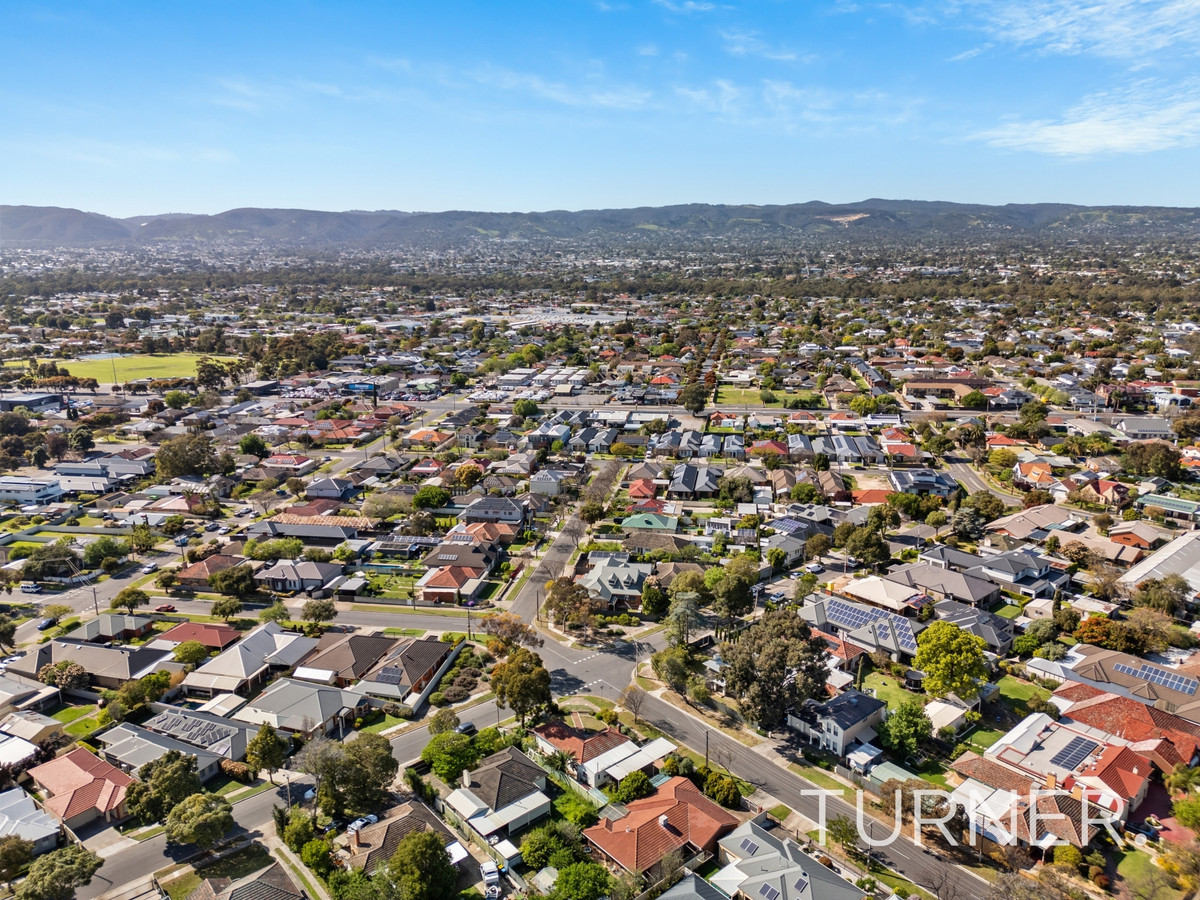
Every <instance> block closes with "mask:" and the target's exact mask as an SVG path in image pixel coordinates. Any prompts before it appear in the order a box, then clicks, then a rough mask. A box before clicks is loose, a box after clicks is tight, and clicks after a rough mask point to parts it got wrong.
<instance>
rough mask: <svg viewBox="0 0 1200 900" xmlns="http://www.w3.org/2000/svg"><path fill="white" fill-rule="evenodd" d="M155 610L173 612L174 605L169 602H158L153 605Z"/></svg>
mask: <svg viewBox="0 0 1200 900" xmlns="http://www.w3.org/2000/svg"><path fill="white" fill-rule="evenodd" d="M154 611H155V612H175V606H174V605H173V604H171V603H160V604H159V605H158V606H156V607H154Z"/></svg>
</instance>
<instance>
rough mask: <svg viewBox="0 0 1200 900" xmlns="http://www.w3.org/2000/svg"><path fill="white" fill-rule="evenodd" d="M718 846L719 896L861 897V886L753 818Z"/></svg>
mask: <svg viewBox="0 0 1200 900" xmlns="http://www.w3.org/2000/svg"><path fill="white" fill-rule="evenodd" d="M760 818H761V817H760ZM717 848H718V849H717V859H718V861H719V862H721V863H723V864H724V866H723V868H721V869H720V870H719V871H717V872H715V873H713V875H712V885H713V886H715V887H716V888H719V889H720V896H721V897H732V898H734V900H766V898H768V897H774V898H776V900H783V898H786V900H862V898H863V891H862V890H861V889H860V888H857V887H855V886H854V885H853V884H851V883H850V882H849V881H847V880H846V879H844V878H842V877H841V876H840V875H838V874H837V873H836V872H834V871H833V870H832V869H829V868H827V867H826V866H823V865H821V864H820V863H819V862H818V861H817V860H816V859H815V858H814V857H812V856H809V855H808V854H807V853H805V852H804V851H803V850H801V849H800V845H799V844H797V843H796V842H795V841H793V840H791V839H790V838H788V837H787V836H786V835H780V834H779V832H778V831H768V830H767V829H766V828H764V827H763V826H762V825H760V824H759V823H758V822H757V821H756V820H754V819H752V820H750V821H749V822H743V823H742V824H741V825H739V826H738V827H737V828H736V829H735V830H734V831H732V832H730V833H729V834H727V835H725V837H723V838H721V840H720V841H719V842H718V844H717ZM669 893H670V892H668V894H669ZM668 894H664V895H663V897H666V896H668Z"/></svg>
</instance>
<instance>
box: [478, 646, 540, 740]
mask: <svg viewBox="0 0 1200 900" xmlns="http://www.w3.org/2000/svg"><path fill="white" fill-rule="evenodd" d="M492 690H493V691H495V692H496V702H497V703H499V704H500V705H501V706H507V707H509V708H510V709H511V710H512V711H513V712H514V713H516V715H517V718H518V719H519V720H520V722H521V724H522V725H524V724H525V720H526V719H527V718H528V717H529V716H530V715H533V714H534V713H536V712H537V711H538V710H540V709H543V708H544V707H546V706H548V705H549V704H550V701H551V695H550V673H549V672H548V671H546V667H545V666H544V665H542V658H541V657H540V656H538V655H537V654H536V653H534V652H533V651H532V650H529V649H527V648H525V647H518V648H517V649H516V650H514V651H513V652H512V653H510V654H509V657H508V660H507V661H506V662H502V663H500V664H499V665H497V666H496V668H495V669H493V670H492Z"/></svg>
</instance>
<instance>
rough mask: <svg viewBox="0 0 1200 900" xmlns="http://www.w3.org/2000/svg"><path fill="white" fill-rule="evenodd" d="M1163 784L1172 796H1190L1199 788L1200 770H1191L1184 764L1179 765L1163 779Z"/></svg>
mask: <svg viewBox="0 0 1200 900" xmlns="http://www.w3.org/2000/svg"><path fill="white" fill-rule="evenodd" d="M1163 783H1164V784H1165V785H1166V786H1167V790H1168V791H1169V792H1170V793H1171V795H1172V796H1175V795H1176V794H1190V793H1191V792H1192V791H1193V790H1194V789H1196V788H1197V787H1200V769H1193V768H1192V767H1191V766H1189V765H1187V764H1186V763H1179V764H1178V765H1177V766H1175V768H1174V769H1172V770H1171V772H1170V774H1168V775H1167V776H1166V777H1165V778H1164V779H1163Z"/></svg>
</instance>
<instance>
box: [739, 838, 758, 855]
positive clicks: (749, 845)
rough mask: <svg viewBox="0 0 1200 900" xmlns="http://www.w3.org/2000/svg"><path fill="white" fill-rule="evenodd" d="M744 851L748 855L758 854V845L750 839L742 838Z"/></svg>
mask: <svg viewBox="0 0 1200 900" xmlns="http://www.w3.org/2000/svg"><path fill="white" fill-rule="evenodd" d="M742 849H743V850H745V851H746V852H747V853H750V854H754V853H757V852H758V844H756V843H754V841H752V840H750V838H742Z"/></svg>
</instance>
